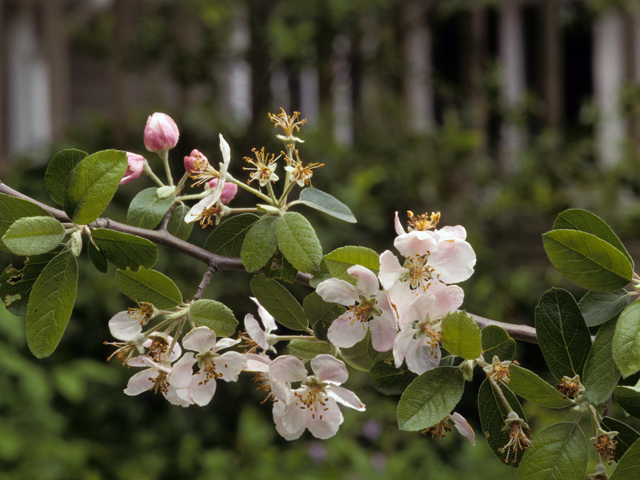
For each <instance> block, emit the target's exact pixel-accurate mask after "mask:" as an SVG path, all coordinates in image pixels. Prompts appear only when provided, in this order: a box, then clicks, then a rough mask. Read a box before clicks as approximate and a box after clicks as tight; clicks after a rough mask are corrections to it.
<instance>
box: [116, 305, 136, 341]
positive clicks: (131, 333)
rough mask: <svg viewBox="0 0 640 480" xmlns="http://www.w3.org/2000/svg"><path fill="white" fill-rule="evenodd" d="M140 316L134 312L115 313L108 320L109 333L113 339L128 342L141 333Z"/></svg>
mask: <svg viewBox="0 0 640 480" xmlns="http://www.w3.org/2000/svg"><path fill="white" fill-rule="evenodd" d="M141 318H142V316H141V315H140V314H139V313H138V312H136V311H130V310H125V311H123V312H118V313H116V314H115V315H114V316H113V317H111V320H109V331H110V332H111V335H112V336H113V337H114V338H117V339H118V340H122V341H125V342H128V341H130V340H133V339H134V338H136V337H137V336H138V335H140V333H142V323H141V322H140V320H141Z"/></svg>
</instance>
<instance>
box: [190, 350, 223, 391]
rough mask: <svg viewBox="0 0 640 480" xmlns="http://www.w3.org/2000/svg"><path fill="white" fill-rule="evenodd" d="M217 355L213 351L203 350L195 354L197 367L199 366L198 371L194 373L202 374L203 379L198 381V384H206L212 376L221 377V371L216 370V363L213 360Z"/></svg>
mask: <svg viewBox="0 0 640 480" xmlns="http://www.w3.org/2000/svg"><path fill="white" fill-rule="evenodd" d="M218 356H219V355H218V354H216V353H213V352H204V353H200V354H198V355H196V358H197V359H198V367H200V371H199V372H196V375H200V374H204V380H202V381H201V382H198V385H206V384H207V383H208V382H209V380H211V379H212V378H213V379H216V378H222V376H223V375H222V373H219V372H218V371H217V370H216V365H215V363H214V361H213V360H214V359H215V358H216V357H218Z"/></svg>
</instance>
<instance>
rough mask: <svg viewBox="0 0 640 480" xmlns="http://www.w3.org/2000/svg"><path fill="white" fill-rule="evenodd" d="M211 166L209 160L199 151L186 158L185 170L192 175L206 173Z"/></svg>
mask: <svg viewBox="0 0 640 480" xmlns="http://www.w3.org/2000/svg"><path fill="white" fill-rule="evenodd" d="M208 166H209V160H208V159H207V157H205V156H204V155H203V154H202V153H200V152H199V151H198V150H193V151H192V152H191V155H189V156H188V157H184V169H185V170H186V171H187V173H190V174H191V175H197V174H198V173H204V172H206V170H207V167H208Z"/></svg>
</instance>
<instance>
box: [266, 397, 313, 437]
mask: <svg viewBox="0 0 640 480" xmlns="http://www.w3.org/2000/svg"><path fill="white" fill-rule="evenodd" d="M285 408H286V406H285V403H284V402H282V401H276V402H274V403H273V421H274V423H275V424H276V430H277V432H278V433H279V434H280V435H281V436H282V437H283V438H284V439H285V440H289V441H291V440H296V439H298V438H300V435H302V432H304V430H305V428H306V427H304V426H303V427H302V428H300V429H298V430H296V431H294V432H289V431H288V430H287V429H286V428H285V427H284V425H283V423H282V419H283V417H284V412H285Z"/></svg>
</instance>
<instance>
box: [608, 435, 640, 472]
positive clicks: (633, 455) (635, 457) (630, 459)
mask: <svg viewBox="0 0 640 480" xmlns="http://www.w3.org/2000/svg"><path fill="white" fill-rule="evenodd" d="M638 478H640V440H636V441H635V442H634V443H633V445H631V447H629V449H628V450H627V451H626V453H625V454H624V456H623V457H622V458H621V459H620V460H619V461H618V465H617V466H616V469H615V470H614V471H613V473H612V474H611V476H610V477H609V480H637V479H638Z"/></svg>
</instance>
